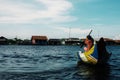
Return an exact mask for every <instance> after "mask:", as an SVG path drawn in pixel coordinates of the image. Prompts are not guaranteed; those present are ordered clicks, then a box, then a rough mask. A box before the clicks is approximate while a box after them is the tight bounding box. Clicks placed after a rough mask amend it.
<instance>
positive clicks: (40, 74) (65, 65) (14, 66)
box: [0, 45, 120, 80]
mask: <svg viewBox="0 0 120 80" xmlns="http://www.w3.org/2000/svg"><path fill="white" fill-rule="evenodd" d="M107 49H108V51H110V52H112V56H111V59H110V61H109V63H108V65H106V66H100V67H92V66H86V65H79V66H77V58H76V52H77V51H79V50H82V49H81V48H80V47H79V46H15V45H5V46H2V45H1V46H0V80H119V79H120V46H107Z"/></svg>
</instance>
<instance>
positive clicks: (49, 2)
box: [0, 0, 76, 23]
mask: <svg viewBox="0 0 120 80" xmlns="http://www.w3.org/2000/svg"><path fill="white" fill-rule="evenodd" d="M22 1H23V0H22ZM22 1H20V0H19V1H18V2H17V1H16V0H0V12H1V13H0V23H28V22H30V23H31V22H41V23H43V22H49V21H50V22H69V21H74V20H76V18H75V17H74V16H70V15H69V10H70V9H72V8H73V5H72V3H71V2H69V1H67V0H33V2H30V1H29V2H27V1H26V2H25V1H24V2H22ZM36 4H37V5H36Z"/></svg>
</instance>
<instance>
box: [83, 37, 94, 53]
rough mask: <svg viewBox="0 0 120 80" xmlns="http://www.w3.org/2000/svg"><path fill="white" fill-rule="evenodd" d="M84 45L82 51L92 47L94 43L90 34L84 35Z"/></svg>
mask: <svg viewBox="0 0 120 80" xmlns="http://www.w3.org/2000/svg"><path fill="white" fill-rule="evenodd" d="M85 45H86V46H85V47H84V51H85V52H87V51H89V50H90V49H91V48H92V47H93V45H94V39H93V38H92V37H91V36H90V35H88V36H87V37H86V39H85Z"/></svg>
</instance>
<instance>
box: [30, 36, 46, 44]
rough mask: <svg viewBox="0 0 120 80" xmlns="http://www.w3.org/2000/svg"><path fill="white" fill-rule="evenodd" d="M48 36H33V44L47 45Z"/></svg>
mask: <svg viewBox="0 0 120 80" xmlns="http://www.w3.org/2000/svg"><path fill="white" fill-rule="evenodd" d="M47 41H48V38H47V36H32V38H31V42H32V44H33V45H47V43H48V42H47Z"/></svg>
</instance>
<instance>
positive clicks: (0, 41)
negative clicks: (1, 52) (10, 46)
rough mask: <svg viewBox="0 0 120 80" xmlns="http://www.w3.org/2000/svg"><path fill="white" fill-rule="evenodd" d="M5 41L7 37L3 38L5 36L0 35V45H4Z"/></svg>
mask: <svg viewBox="0 0 120 80" xmlns="http://www.w3.org/2000/svg"><path fill="white" fill-rule="evenodd" d="M7 41H8V39H7V38H5V37H3V36H1V37H0V45H6V44H7Z"/></svg>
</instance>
